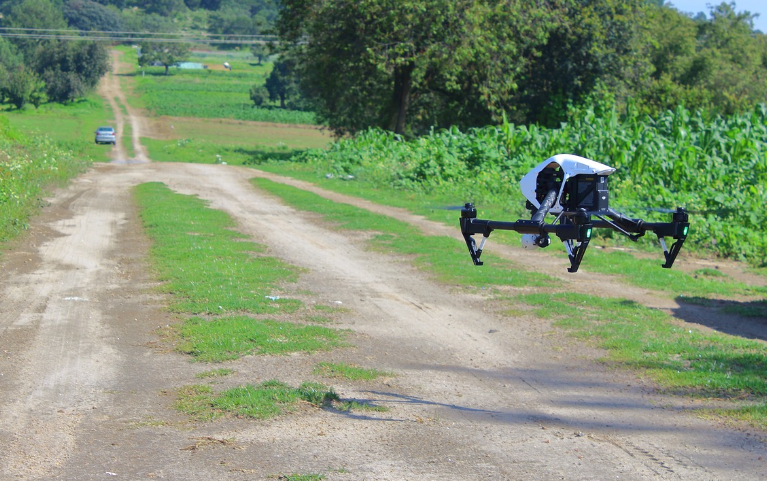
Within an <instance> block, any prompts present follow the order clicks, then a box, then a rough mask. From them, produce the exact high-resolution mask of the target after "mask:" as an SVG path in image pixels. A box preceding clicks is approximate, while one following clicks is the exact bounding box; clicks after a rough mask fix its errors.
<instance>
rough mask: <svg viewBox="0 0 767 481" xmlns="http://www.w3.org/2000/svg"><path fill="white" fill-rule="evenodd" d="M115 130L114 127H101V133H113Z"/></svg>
mask: <svg viewBox="0 0 767 481" xmlns="http://www.w3.org/2000/svg"><path fill="white" fill-rule="evenodd" d="M113 131H114V129H113V128H112V127H99V132H113Z"/></svg>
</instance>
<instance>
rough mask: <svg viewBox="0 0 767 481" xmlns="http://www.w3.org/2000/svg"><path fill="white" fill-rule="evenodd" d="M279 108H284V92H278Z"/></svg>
mask: <svg viewBox="0 0 767 481" xmlns="http://www.w3.org/2000/svg"><path fill="white" fill-rule="evenodd" d="M280 108H281V109H284V108H285V92H280Z"/></svg>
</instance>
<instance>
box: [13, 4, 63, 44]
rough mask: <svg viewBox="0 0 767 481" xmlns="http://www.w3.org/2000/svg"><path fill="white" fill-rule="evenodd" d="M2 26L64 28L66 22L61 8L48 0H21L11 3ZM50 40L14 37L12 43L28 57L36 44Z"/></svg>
mask: <svg viewBox="0 0 767 481" xmlns="http://www.w3.org/2000/svg"><path fill="white" fill-rule="evenodd" d="M2 26H3V27H15V28H42V29H65V28H67V22H66V20H64V15H63V13H62V12H61V9H60V8H58V7H57V6H56V5H54V3H53V2H51V1H50V0H23V1H22V2H20V3H15V4H12V6H11V8H10V10H9V12H8V13H7V14H6V15H4V17H3V19H2ZM49 42H50V40H43V39H30V38H14V39H13V43H14V44H16V45H17V46H18V47H19V50H21V52H22V53H23V54H24V56H25V57H27V58H29V57H30V56H31V55H32V54H33V52H34V51H35V49H36V48H37V47H38V45H41V44H47V43H49Z"/></svg>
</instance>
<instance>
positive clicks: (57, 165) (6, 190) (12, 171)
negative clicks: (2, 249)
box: [0, 117, 91, 244]
mask: <svg viewBox="0 0 767 481" xmlns="http://www.w3.org/2000/svg"><path fill="white" fill-rule="evenodd" d="M90 165H91V163H90V161H89V160H88V159H87V158H84V157H82V156H79V155H75V154H73V152H71V151H69V150H65V149H62V148H61V147H59V146H58V145H56V144H55V143H54V142H52V141H51V140H50V139H48V138H45V137H39V136H32V137H27V136H25V135H23V134H21V133H20V132H19V131H17V130H16V129H14V128H12V127H11V126H10V122H9V121H8V119H6V118H3V117H0V243H2V244H5V243H6V242H7V241H8V240H10V239H12V238H14V237H15V236H17V235H18V234H19V233H20V232H22V231H23V230H25V229H26V228H27V226H28V222H29V218H30V216H32V215H33V214H35V213H36V212H37V211H38V210H39V209H40V208H41V207H42V205H43V196H44V195H45V194H46V192H47V191H48V189H51V188H53V187H58V186H61V185H63V184H64V183H65V182H66V181H68V180H69V179H71V178H73V177H75V176H77V175H78V174H79V173H81V172H83V171H84V170H86V169H87V168H88V167H89V166H90Z"/></svg>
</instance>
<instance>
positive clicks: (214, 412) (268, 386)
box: [175, 380, 338, 421]
mask: <svg viewBox="0 0 767 481" xmlns="http://www.w3.org/2000/svg"><path fill="white" fill-rule="evenodd" d="M336 400H338V395H337V394H336V393H335V392H334V391H333V390H332V389H329V388H327V387H326V386H324V385H322V384H317V383H310V382H305V383H303V384H301V386H299V387H298V388H293V387H290V386H288V385H287V384H285V383H283V382H280V381H276V380H270V381H266V382H263V383H261V384H259V385H256V386H254V385H251V384H248V385H245V386H239V387H235V388H231V389H227V390H226V391H224V392H222V393H220V394H216V393H214V392H213V389H212V388H211V387H209V386H202V385H193V386H186V387H184V388H181V389H180V390H179V391H178V397H177V400H176V403H175V407H176V409H178V410H179V411H181V412H183V413H185V414H187V415H189V416H191V417H193V418H195V419H197V420H200V421H206V420H211V419H216V418H219V417H221V416H224V415H233V416H237V417H243V418H251V419H270V418H273V417H276V416H279V415H281V414H284V413H286V412H291V411H293V410H295V407H296V405H297V404H298V403H299V402H307V403H310V404H312V405H315V406H317V407H321V406H326V405H329V404H330V403H331V402H332V401H336Z"/></svg>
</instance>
